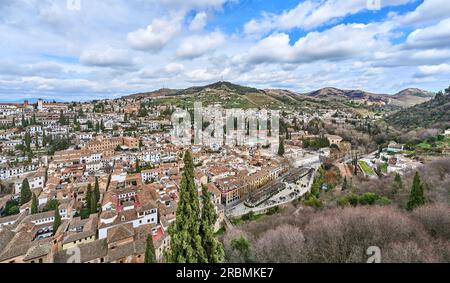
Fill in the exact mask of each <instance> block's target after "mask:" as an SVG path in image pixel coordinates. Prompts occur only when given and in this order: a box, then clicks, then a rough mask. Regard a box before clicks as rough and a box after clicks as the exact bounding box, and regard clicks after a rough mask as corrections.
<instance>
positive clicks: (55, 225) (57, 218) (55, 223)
mask: <svg viewBox="0 0 450 283" xmlns="http://www.w3.org/2000/svg"><path fill="white" fill-rule="evenodd" d="M59 225H61V215H60V214H59V209H58V208H56V209H55V220H54V221H53V235H55V234H56V231H57V230H58V228H59Z"/></svg>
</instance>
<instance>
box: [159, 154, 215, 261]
mask: <svg viewBox="0 0 450 283" xmlns="http://www.w3.org/2000/svg"><path fill="white" fill-rule="evenodd" d="M176 215H177V217H176V220H175V222H174V223H172V225H171V226H170V227H169V235H170V238H171V250H170V251H168V252H167V254H166V259H167V261H168V262H176V263H198V262H205V261H206V260H207V259H206V256H205V252H204V250H203V247H202V239H201V237H200V234H199V229H200V204H199V199H198V194H197V189H196V187H195V183H194V163H193V161H192V156H191V153H190V152H189V151H186V153H185V154H184V169H183V175H182V177H181V183H180V193H179V202H178V208H177V213H176Z"/></svg>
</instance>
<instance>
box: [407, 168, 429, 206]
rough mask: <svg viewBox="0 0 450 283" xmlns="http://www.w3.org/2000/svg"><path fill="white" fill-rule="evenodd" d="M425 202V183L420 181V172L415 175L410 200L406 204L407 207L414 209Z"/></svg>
mask: <svg viewBox="0 0 450 283" xmlns="http://www.w3.org/2000/svg"><path fill="white" fill-rule="evenodd" d="M424 204H425V196H424V195H423V184H422V182H421V181H420V175H419V172H416V174H415V175H414V180H413V184H412V188H411V194H410V195H409V201H408V203H407V205H406V209H408V210H413V209H414V208H416V207H419V206H421V205H424Z"/></svg>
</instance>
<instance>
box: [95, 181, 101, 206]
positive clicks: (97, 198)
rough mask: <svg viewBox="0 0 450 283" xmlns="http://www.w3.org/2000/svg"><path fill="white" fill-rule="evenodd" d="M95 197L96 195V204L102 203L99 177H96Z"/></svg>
mask: <svg viewBox="0 0 450 283" xmlns="http://www.w3.org/2000/svg"><path fill="white" fill-rule="evenodd" d="M94 195H95V203H98V202H99V201H100V186H99V185H98V178H97V177H95V184H94Z"/></svg>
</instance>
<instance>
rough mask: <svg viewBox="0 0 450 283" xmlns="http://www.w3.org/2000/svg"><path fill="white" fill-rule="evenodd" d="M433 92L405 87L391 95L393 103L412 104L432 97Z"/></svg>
mask: <svg viewBox="0 0 450 283" xmlns="http://www.w3.org/2000/svg"><path fill="white" fill-rule="evenodd" d="M434 95H435V94H434V93H432V92H429V91H426V90H422V89H418V88H407V89H404V90H402V91H400V92H399V93H396V94H395V95H393V96H392V97H393V98H394V100H396V101H394V103H396V102H399V103H400V105H407V106H413V105H416V104H421V103H424V102H426V101H429V100H431V99H432V98H433V97H434Z"/></svg>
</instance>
